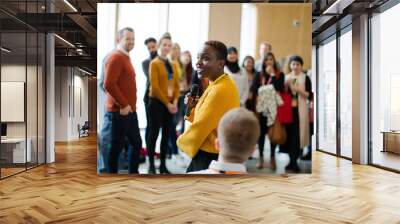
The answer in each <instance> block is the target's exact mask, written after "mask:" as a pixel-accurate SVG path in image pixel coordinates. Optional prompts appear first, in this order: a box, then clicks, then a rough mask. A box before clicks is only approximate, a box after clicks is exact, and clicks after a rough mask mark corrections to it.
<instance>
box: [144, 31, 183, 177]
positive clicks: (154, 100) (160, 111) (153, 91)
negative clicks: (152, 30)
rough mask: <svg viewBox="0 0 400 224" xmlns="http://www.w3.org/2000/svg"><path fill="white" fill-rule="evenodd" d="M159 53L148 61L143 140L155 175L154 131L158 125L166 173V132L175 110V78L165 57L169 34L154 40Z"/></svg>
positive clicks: (150, 168)
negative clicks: (146, 128)
mask: <svg viewBox="0 0 400 224" xmlns="http://www.w3.org/2000/svg"><path fill="white" fill-rule="evenodd" d="M158 44H159V45H158V48H159V54H158V56H157V57H156V58H154V59H153V60H152V61H151V62H150V70H149V76H150V92H149V105H148V107H149V115H150V131H149V136H148V138H147V139H146V141H147V148H148V156H149V162H150V164H149V173H150V174H155V173H156V170H155V165H154V154H155V146H156V142H157V137H158V132H159V131H160V128H162V137H161V148H160V160H161V161H160V162H161V163H160V168H159V169H160V173H161V174H169V173H170V172H169V171H168V169H167V166H166V153H167V150H168V135H169V132H170V128H171V122H172V117H173V114H176V113H177V111H178V108H177V104H178V97H179V77H178V72H177V71H176V68H175V67H174V66H173V65H172V63H171V62H170V60H169V59H168V58H167V56H168V54H169V53H170V52H171V49H172V41H171V35H169V33H165V34H164V35H163V36H162V37H161V39H160V41H159V42H158Z"/></svg>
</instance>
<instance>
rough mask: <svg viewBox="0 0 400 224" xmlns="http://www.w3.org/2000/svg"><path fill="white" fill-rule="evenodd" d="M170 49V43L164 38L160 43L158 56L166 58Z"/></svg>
mask: <svg viewBox="0 0 400 224" xmlns="http://www.w3.org/2000/svg"><path fill="white" fill-rule="evenodd" d="M171 49H172V41H171V40H170V39H168V38H164V39H162V40H161V42H160V55H161V56H163V57H166V56H167V55H168V54H169V53H170V52H171Z"/></svg>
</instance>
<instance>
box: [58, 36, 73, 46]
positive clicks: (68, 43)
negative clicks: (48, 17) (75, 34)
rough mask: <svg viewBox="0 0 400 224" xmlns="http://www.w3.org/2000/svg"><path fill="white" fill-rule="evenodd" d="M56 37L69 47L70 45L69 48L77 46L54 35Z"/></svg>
mask: <svg viewBox="0 0 400 224" xmlns="http://www.w3.org/2000/svg"><path fill="white" fill-rule="evenodd" d="M54 36H55V37H57V38H58V39H60V40H61V41H63V42H64V43H66V44H67V45H69V46H71V47H73V48H75V45H73V44H71V42H69V41H67V40H66V39H64V38H62V37H60V36H58V35H57V34H54Z"/></svg>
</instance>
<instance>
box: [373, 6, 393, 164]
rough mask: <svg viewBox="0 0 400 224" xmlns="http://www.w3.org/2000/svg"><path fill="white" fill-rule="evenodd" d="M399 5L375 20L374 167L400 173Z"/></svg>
mask: <svg viewBox="0 0 400 224" xmlns="http://www.w3.org/2000/svg"><path fill="white" fill-rule="evenodd" d="M398 21H400V4H398V5H396V6H394V7H392V8H390V9H388V10H387V11H385V12H383V13H381V14H376V15H374V16H373V17H372V19H371V23H372V37H371V39H372V49H371V60H372V61H371V62H372V63H371V64H372V74H371V75H372V77H371V102H370V103H371V115H370V116H372V117H371V121H372V125H371V137H372V139H371V140H372V163H373V164H376V165H380V166H384V167H388V168H391V169H396V170H400V155H399V153H400V147H399V146H400V132H399V131H400V100H399V97H398V96H399V95H400V68H399V65H398V64H399V62H398V54H399V52H400V45H399V40H400V33H399V32H398V31H397V29H396V27H398Z"/></svg>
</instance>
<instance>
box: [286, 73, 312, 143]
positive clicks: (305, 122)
mask: <svg viewBox="0 0 400 224" xmlns="http://www.w3.org/2000/svg"><path fill="white" fill-rule="evenodd" d="M288 78H292V79H294V80H295V81H294V85H296V86H298V87H299V88H300V89H301V90H302V91H305V89H306V74H304V73H301V74H300V75H294V74H293V73H292V74H289V77H288ZM292 94H293V95H294V96H296V95H297V102H298V105H297V107H298V110H299V129H300V130H299V131H300V148H304V147H306V146H308V145H309V144H310V143H309V134H310V132H309V128H310V126H309V119H308V117H309V114H308V102H307V98H304V97H303V96H301V95H300V94H298V93H294V92H293V91H292Z"/></svg>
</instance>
